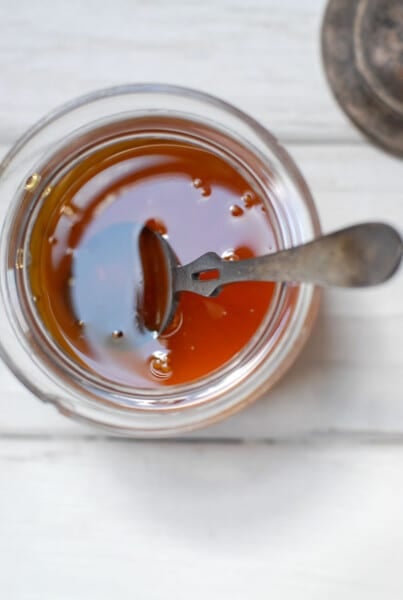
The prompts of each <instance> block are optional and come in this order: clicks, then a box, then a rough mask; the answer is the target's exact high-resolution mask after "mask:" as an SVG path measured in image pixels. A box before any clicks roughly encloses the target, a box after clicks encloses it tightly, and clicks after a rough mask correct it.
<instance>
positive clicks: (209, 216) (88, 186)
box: [29, 139, 274, 388]
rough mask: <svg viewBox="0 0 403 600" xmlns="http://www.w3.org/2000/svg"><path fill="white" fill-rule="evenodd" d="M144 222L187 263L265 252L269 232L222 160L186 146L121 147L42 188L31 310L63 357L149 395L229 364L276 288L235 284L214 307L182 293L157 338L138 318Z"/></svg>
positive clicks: (259, 209) (240, 180)
mask: <svg viewBox="0 0 403 600" xmlns="http://www.w3.org/2000/svg"><path fill="white" fill-rule="evenodd" d="M145 223H147V224H148V225H149V226H150V227H152V228H154V229H155V230H157V231H159V232H160V233H161V234H163V235H165V236H167V239H168V240H169V242H170V244H171V246H172V247H173V249H174V250H175V253H176V254H177V256H178V258H179V260H180V262H181V263H182V264H185V263H186V262H189V261H191V260H193V259H194V258H196V257H197V256H199V255H201V254H203V253H204V252H207V251H209V250H212V251H215V252H217V253H218V254H219V255H221V256H222V257H223V258H226V259H227V260H238V259H243V258H249V257H252V256H255V255H259V254H263V253H267V252H270V251H272V250H273V248H274V234H273V231H272V227H271V224H270V220H269V218H268V215H267V212H266V210H265V207H264V205H263V203H262V200H261V198H259V197H258V195H257V194H256V191H252V190H251V187H250V184H248V183H247V181H246V180H245V178H244V177H243V176H242V175H241V174H240V172H239V171H238V170H237V169H235V168H234V167H233V166H232V165H230V164H229V163H227V162H226V161H225V160H224V159H222V158H221V157H219V156H217V155H216V154H213V153H212V152H209V151H206V150H204V149H200V148H197V147H195V146H191V145H190V144H187V143H180V144H179V143H173V142H169V141H164V140H158V139H153V140H152V141H151V140H148V141H146V140H144V141H143V142H141V141H138V142H136V143H133V142H116V143H112V144H110V145H109V146H108V147H106V148H102V149H101V150H98V151H95V152H94V153H92V155H90V156H88V157H87V158H83V159H82V160H81V161H80V162H79V163H78V164H77V165H76V166H74V167H72V168H71V170H70V171H69V172H67V173H66V174H65V175H64V176H63V177H61V178H60V180H59V181H58V182H57V183H56V184H54V185H52V187H51V189H48V190H47V193H46V194H45V197H44V198H43V200H42V205H41V208H40V210H39V213H38V215H37V218H36V220H35V224H34V227H33V230H32V234H31V241H30V253H31V266H30V273H29V275H30V283H31V288H32V294H33V298H34V299H35V303H36V309H37V312H38V315H39V317H40V319H41V320H42V322H43V324H44V326H45V327H46V329H47V331H48V333H49V334H50V336H51V337H52V338H53V339H54V341H55V342H56V343H57V345H58V346H59V348H60V349H61V350H62V351H63V352H64V353H65V354H67V355H68V356H69V357H70V359H72V360H74V361H75V362H76V363H78V364H79V365H80V366H81V367H83V368H85V369H86V370H89V371H91V372H93V373H96V374H97V375H98V376H100V377H102V378H105V379H108V380H111V381H113V382H115V383H121V384H125V385H131V386H136V387H144V388H153V387H158V386H161V385H174V384H181V383H186V382H190V381H192V380H195V379H197V378H199V377H202V376H205V375H207V374H209V373H210V372H212V371H214V370H215V369H217V368H219V367H220V366H222V365H223V364H224V363H226V362H227V361H228V360H229V359H231V358H232V357H233V356H234V355H236V354H237V353H238V352H239V351H240V350H242V349H243V348H244V347H245V345H246V344H247V342H248V341H249V340H250V339H251V337H252V336H253V334H254V333H255V332H256V330H257V328H258V327H259V325H260V324H261V323H262V320H263V319H264V317H265V315H266V314H267V311H268V308H269V306H270V303H271V301H272V299H273V294H274V285H273V284H270V283H250V282H247V283H242V284H233V285H230V286H227V287H225V288H224V289H223V291H222V293H221V294H220V295H219V296H217V297H216V298H203V297H200V296H197V295H194V294H190V293H183V294H182V296H181V300H180V303H179V308H178V311H177V314H176V317H175V319H174V322H173V323H172V324H171V326H170V327H169V329H168V330H167V331H166V332H164V334H163V335H161V336H160V337H156V336H155V334H153V333H152V332H149V331H147V330H146V329H144V327H143V326H142V323H141V319H140V318H139V315H138V314H137V299H138V297H139V294H141V281H142V273H141V265H140V260H139V251H138V234H139V232H140V230H141V227H142V226H143V225H144V224H145Z"/></svg>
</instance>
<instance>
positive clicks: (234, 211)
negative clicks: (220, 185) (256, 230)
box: [230, 204, 244, 217]
mask: <svg viewBox="0 0 403 600" xmlns="http://www.w3.org/2000/svg"><path fill="white" fill-rule="evenodd" d="M230 212H231V215H232V216H233V217H241V216H242V215H243V214H244V211H243V208H241V207H240V206H239V205H238V204H232V206H231V207H230Z"/></svg>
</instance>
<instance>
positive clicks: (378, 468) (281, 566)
mask: <svg viewBox="0 0 403 600" xmlns="http://www.w3.org/2000/svg"><path fill="white" fill-rule="evenodd" d="M402 461H403V448H402V446H398V447H396V446H394V445H384V446H382V445H372V446H371V445H362V446H358V447H355V448H354V450H353V451H352V449H351V447H349V446H340V445H338V444H335V445H329V444H326V445H321V444H319V445H318V446H314V447H306V446H299V445H295V446H292V445H288V446H278V447H273V446H267V445H265V444H246V445H245V444H213V443H212V444H209V445H206V444H197V443H196V444H187V445H184V444H182V445H181V444H175V443H174V444H171V443H165V444H157V443H153V444H144V443H130V442H121V441H114V442H100V441H94V442H88V441H87V442H79V441H66V440H65V441H57V440H54V441H52V442H49V441H47V442H44V441H40V440H38V441H18V442H10V441H7V443H4V442H3V443H0V472H1V473H2V477H1V478H0V564H1V569H0V588H1V593H2V597H4V598H8V599H10V600H11V599H13V600H14V599H15V600H43V598H46V599H48V598H49V599H51V598H52V599H54V598H57V600H71V599H72V598H75V599H78V600H81V599H83V600H84V599H88V598H91V599H92V598H97V599H98V600H110V598H119V599H120V600H126V599H127V600H129V599H132V598H147V599H149V600H157V599H162V598H177V599H178V600H185V599H187V598H189V597H191V598H193V599H194V600H202V599H203V600H204V599H205V598H206V597H207V598H212V599H213V600H234V598H235V599H237V600H238V599H239V600H241V599H242V598H252V597H253V598H254V599H255V600H266V599H267V598H272V597H274V598H276V599H279V600H289V599H298V600H323V598H326V600H340V598H343V599H345V598H348V599H350V598H351V599H354V600H379V598H391V599H393V600H395V599H396V600H397V599H398V598H401V594H402V592H403V584H402V578H401V556H402V553H403V535H402V529H401V498H402V494H403V480H402V477H401V470H402Z"/></svg>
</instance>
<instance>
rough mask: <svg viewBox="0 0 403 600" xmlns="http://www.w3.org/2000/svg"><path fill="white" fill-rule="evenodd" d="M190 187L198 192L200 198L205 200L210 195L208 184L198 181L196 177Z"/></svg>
mask: <svg viewBox="0 0 403 600" xmlns="http://www.w3.org/2000/svg"><path fill="white" fill-rule="evenodd" d="M192 185H193V187H194V188H196V189H197V190H199V191H200V194H201V195H202V196H204V197H205V198H207V197H208V196H210V195H211V187H210V186H209V185H208V184H206V183H204V182H203V180H202V179H200V178H199V177H196V178H195V179H193V181H192Z"/></svg>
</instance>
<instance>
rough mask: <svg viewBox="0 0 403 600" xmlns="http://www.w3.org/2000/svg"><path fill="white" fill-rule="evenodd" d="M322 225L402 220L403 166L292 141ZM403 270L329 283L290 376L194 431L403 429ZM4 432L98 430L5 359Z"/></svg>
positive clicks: (270, 433)
mask: <svg viewBox="0 0 403 600" xmlns="http://www.w3.org/2000/svg"><path fill="white" fill-rule="evenodd" d="M289 150H290V151H291V154H292V155H293V156H294V157H295V159H296V160H297V162H298V164H299V165H300V166H301V169H302V171H303V172H304V174H305V176H306V178H307V180H308V181H309V183H310V185H311V187H312V191H313V194H314V196H315V198H316V202H317V205H318V209H319V212H320V215H321V218H322V222H323V228H324V230H326V231H330V230H331V229H333V228H336V227H342V226H344V225H347V224H349V223H353V222H358V221H360V220H364V221H365V220H377V219H380V220H386V221H388V222H391V223H394V224H395V225H398V226H399V225H400V226H403V192H402V187H401V181H402V163H401V162H400V161H398V160H397V159H392V158H390V157H388V156H386V155H384V154H382V153H380V152H379V151H378V150H375V149H373V148H370V147H369V146H366V145H337V146H336V145H299V144H298V145H289ZM402 298H403V273H402V272H400V273H398V275H397V276H396V277H395V278H394V279H393V280H392V281H391V282H389V283H388V284H386V285H384V286H382V287H379V288H374V289H372V290H365V291H363V290H359V291H358V290H355V291H347V290H343V291H341V290H340V291H339V290H328V291H326V293H325V295H324V301H323V306H322V311H321V314H320V318H319V320H318V323H317V327H316V329H315V331H314V333H313V335H312V338H311V339H310V340H309V342H308V344H307V347H306V348H305V350H304V352H303V354H302V356H301V357H300V358H299V360H298V362H297V363H296V365H295V366H294V367H293V368H292V369H291V370H290V371H289V373H288V374H287V376H286V377H285V378H284V379H283V380H282V381H281V382H280V383H279V384H278V385H277V386H276V387H275V388H274V389H273V390H272V392H271V393H270V394H268V395H267V397H266V398H264V399H262V400H261V401H259V402H258V403H256V404H255V405H254V406H252V407H250V408H249V409H248V410H246V411H245V412H243V413H241V414H238V415H236V416H235V417H233V418H231V419H229V420H228V421H226V422H224V423H222V424H220V425H218V426H215V427H212V428H211V429H209V430H204V431H201V432H197V433H195V434H193V436H192V437H198V436H201V437H212V438H216V437H220V438H221V437H226V438H248V439H262V438H263V439H282V440H283V439H293V438H300V437H303V438H307V437H309V436H310V435H311V434H312V435H315V436H316V435H319V436H322V435H323V434H325V433H326V432H331V433H332V434H341V435H343V434H347V435H350V434H353V435H359V436H365V435H368V436H370V437H372V436H373V435H374V434H375V435H376V434H380V435H382V436H384V435H387V434H390V435H393V436H395V435H399V434H403V392H402V388H403V353H402V348H403V303H402ZM0 378H1V395H0V433H1V432H3V433H7V434H8V435H10V434H12V435H24V434H29V435H35V434H40V435H48V434H53V433H56V432H58V433H59V434H64V435H84V434H87V433H90V432H91V430H87V428H84V427H82V426H79V425H76V424H74V423H71V422H69V421H67V420H66V419H65V418H64V417H61V416H59V415H58V414H57V413H56V412H55V411H54V409H53V408H51V407H49V406H45V405H42V404H40V403H39V402H38V401H37V400H36V399H34V398H32V397H31V395H30V394H29V393H28V392H27V391H25V390H24V389H23V388H22V386H21V385H20V384H19V383H18V382H17V381H16V380H15V379H14V377H13V376H12V375H11V374H9V373H8V371H7V370H6V368H5V367H4V366H3V365H0Z"/></svg>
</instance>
